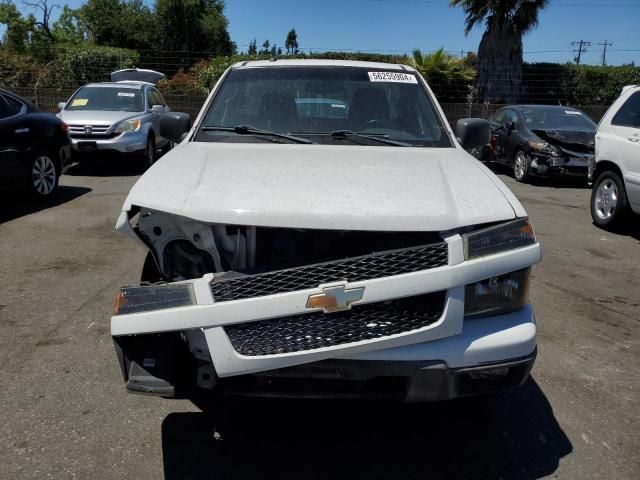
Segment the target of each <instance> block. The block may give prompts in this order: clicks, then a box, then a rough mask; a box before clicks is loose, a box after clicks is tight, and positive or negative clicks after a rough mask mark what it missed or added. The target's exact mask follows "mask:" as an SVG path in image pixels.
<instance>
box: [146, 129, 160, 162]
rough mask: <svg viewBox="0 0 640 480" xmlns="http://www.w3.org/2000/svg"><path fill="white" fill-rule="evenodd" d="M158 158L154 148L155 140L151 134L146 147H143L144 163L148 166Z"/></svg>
mask: <svg viewBox="0 0 640 480" xmlns="http://www.w3.org/2000/svg"><path fill="white" fill-rule="evenodd" d="M157 159H158V152H157V150H156V140H155V138H153V135H149V138H148V139H147V147H146V148H145V149H144V165H145V167H146V168H149V167H150V166H151V165H153V164H154V163H156V160H157Z"/></svg>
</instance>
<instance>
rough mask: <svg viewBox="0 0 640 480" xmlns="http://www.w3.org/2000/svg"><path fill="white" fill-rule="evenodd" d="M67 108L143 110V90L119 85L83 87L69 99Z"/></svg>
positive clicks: (121, 110) (117, 110)
mask: <svg viewBox="0 0 640 480" xmlns="http://www.w3.org/2000/svg"><path fill="white" fill-rule="evenodd" d="M65 110H71V111H76V110H101V111H105V110H106V111H114V112H142V111H144V108H143V104H142V90H138V89H133V88H118V87H83V88H81V89H80V90H78V91H77V92H76V94H75V95H74V96H73V97H72V98H71V100H69V103H68V104H67V106H66V107H65Z"/></svg>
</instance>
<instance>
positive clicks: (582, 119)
mask: <svg viewBox="0 0 640 480" xmlns="http://www.w3.org/2000/svg"><path fill="white" fill-rule="evenodd" d="M489 123H490V124H491V129H492V137H491V144H490V145H487V146H486V147H485V148H484V149H483V150H482V152H481V156H480V159H481V160H483V161H488V162H497V163H501V164H504V165H507V166H509V167H512V168H513V176H514V178H515V179H516V180H517V181H519V182H526V181H527V180H529V179H530V177H531V176H532V175H536V176H545V177H546V176H550V175H551V174H554V173H560V174H562V173H573V174H579V175H584V177H585V179H586V178H587V169H588V165H589V159H590V158H592V157H593V154H594V145H595V133H596V124H595V123H594V122H593V120H591V119H590V118H589V117H588V116H587V115H586V114H585V113H583V112H581V111H580V110H577V109H575V108H570V107H562V106H554V105H512V106H508V107H505V108H502V109H500V110H498V111H497V112H496V113H494V114H493V115H491V116H490V117H489Z"/></svg>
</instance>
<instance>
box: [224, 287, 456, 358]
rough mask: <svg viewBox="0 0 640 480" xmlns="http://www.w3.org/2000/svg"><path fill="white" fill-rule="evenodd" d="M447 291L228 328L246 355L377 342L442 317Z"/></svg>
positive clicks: (235, 344)
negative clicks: (374, 340)
mask: <svg viewBox="0 0 640 480" xmlns="http://www.w3.org/2000/svg"><path fill="white" fill-rule="evenodd" d="M445 299H446V292H434V293H428V294H425V295H417V296H413V297H406V298H400V299H397V300H389V301H386V302H377V303H370V304H366V305H355V306H354V307H353V308H352V309H351V310H348V311H344V312H338V313H323V312H313V313H305V314H301V315H294V316H290V317H283V318H274V319H271V320H261V321H258V322H250V323H242V324H238V325H232V326H227V327H224V330H225V332H226V333H227V336H228V337H229V340H230V341H231V344H232V345H233V348H234V349H235V350H236V351H237V352H238V353H240V354H241V355H246V356H260V355H278V354H283V353H290V352H300V351H305V350H314V349H318V348H326V347H331V346H335V345H344V344H348V343H353V342H359V341H363V340H372V339H378V338H384V337H388V336H390V335H397V334H400V333H406V332H410V331H413V330H417V329H420V328H423V327H426V326H428V325H431V324H433V323H435V322H437V321H438V319H439V318H440V317H441V316H442V312H443V310H444V302H445Z"/></svg>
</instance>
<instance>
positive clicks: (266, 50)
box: [260, 39, 271, 55]
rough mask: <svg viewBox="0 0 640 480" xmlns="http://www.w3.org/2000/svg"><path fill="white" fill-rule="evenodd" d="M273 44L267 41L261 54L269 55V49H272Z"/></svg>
mask: <svg viewBox="0 0 640 480" xmlns="http://www.w3.org/2000/svg"><path fill="white" fill-rule="evenodd" d="M270 46H271V43H270V42H269V40H268V39H267V40H265V41H264V43H263V44H262V50H260V54H262V55H269V51H270V50H269V49H270Z"/></svg>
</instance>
